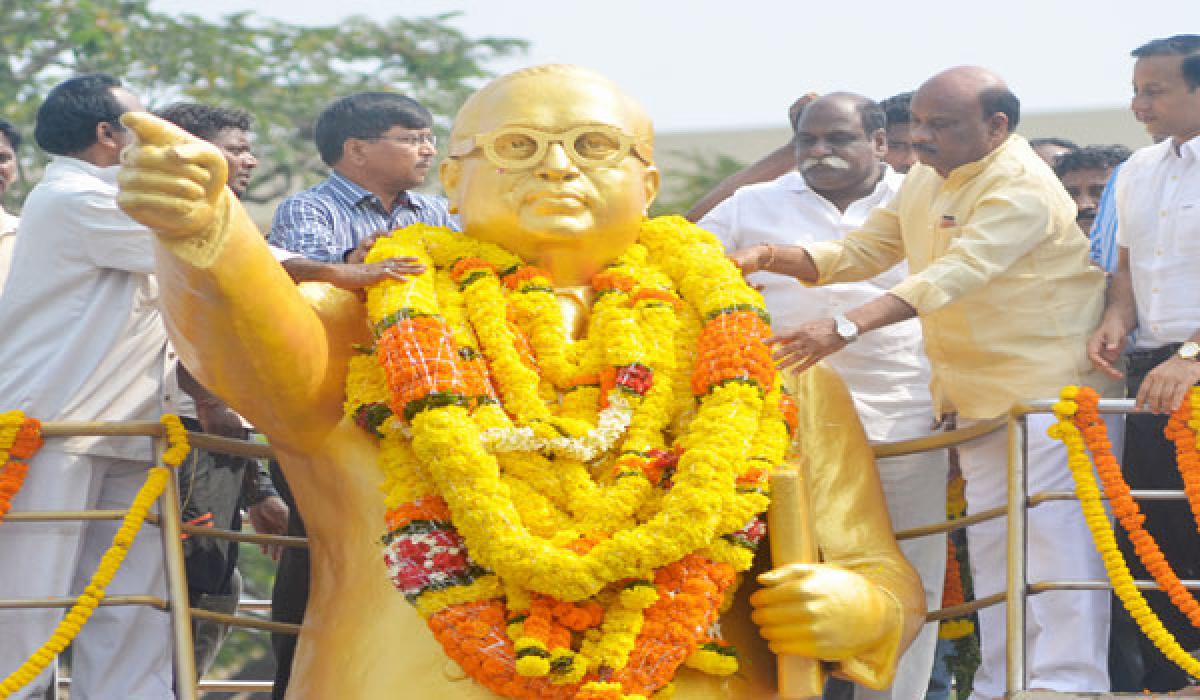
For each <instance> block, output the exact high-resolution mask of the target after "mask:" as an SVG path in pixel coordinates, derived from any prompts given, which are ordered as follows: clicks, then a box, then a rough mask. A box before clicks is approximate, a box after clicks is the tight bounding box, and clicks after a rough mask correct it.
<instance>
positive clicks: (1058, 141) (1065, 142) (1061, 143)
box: [1029, 136, 1079, 151]
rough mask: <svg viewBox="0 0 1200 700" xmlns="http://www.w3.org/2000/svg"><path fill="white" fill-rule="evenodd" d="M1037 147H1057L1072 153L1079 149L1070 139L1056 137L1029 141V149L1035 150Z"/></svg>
mask: <svg viewBox="0 0 1200 700" xmlns="http://www.w3.org/2000/svg"><path fill="white" fill-rule="evenodd" d="M1038 146H1058V147H1059V148H1065V149H1067V150H1069V151H1074V150H1075V149H1077V148H1079V144H1077V143H1075V142H1074V141H1072V140H1071V139H1064V138H1060V137H1058V136H1042V137H1039V138H1036V139H1029V147H1030V148H1037V147H1038Z"/></svg>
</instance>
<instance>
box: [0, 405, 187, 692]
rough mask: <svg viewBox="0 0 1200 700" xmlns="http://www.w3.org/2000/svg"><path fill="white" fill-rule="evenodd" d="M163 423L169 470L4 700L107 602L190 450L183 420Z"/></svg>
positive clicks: (152, 474)
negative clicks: (132, 548) (154, 508)
mask: <svg viewBox="0 0 1200 700" xmlns="http://www.w3.org/2000/svg"><path fill="white" fill-rule="evenodd" d="M162 423H163V426H164V427H165V428H166V432H167V444H168V446H167V449H166V450H165V451H163V455H162V461H163V464H164V465H166V466H163V467H154V468H152V469H150V471H149V473H147V475H146V482H145V483H144V484H143V485H142V488H141V489H139V490H138V493H137V495H136V496H134V498H133V503H131V504H130V506H129V510H128V511H127V512H126V514H125V518H124V519H123V520H122V522H121V527H120V528H119V529H118V530H117V534H116V535H114V536H113V542H112V546H110V547H109V548H108V551H107V552H105V553H104V556H103V557H102V558H101V559H100V564H99V566H97V567H96V572H95V573H94V574H92V579H91V581H89V582H88V585H87V588H85V589H84V591H83V593H82V594H81V595H80V596H79V598H78V599H77V600H76V602H75V604H74V605H73V606H71V609H70V611H68V612H67V614H66V616H64V617H63V619H62V621H61V622H59V623H58V626H57V627H56V628H55V629H54V633H53V634H52V635H50V639H49V640H48V641H47V642H46V643H45V644H43V645H42V646H41V647H40V648H39V649H38V650H37V651H35V652H34V653H33V654H31V655H30V657H29V659H28V660H27V661H25V663H23V664H21V666H20V667H19V668H18V669H17V670H16V671H13V672H12V673H11V674H10V675H9V676H8V677H7V678H5V679H4V680H3V681H2V682H0V700H3V698H7V697H9V696H11V695H12V694H13V693H15V692H17V691H18V690H20V689H21V688H22V687H24V686H25V685H26V684H28V683H29V682H30V681H32V680H33V679H34V678H37V676H38V674H40V673H41V672H42V671H44V670H45V669H46V667H47V666H49V665H50V663H51V662H52V661H54V659H55V657H57V656H58V655H59V654H60V653H61V652H62V650H63V649H66V648H67V646H68V645H69V644H70V643H71V641H72V640H73V639H75V636H76V635H78V634H79V630H80V629H82V628H83V626H84V625H85V624H86V623H87V621H88V618H90V617H91V616H92V613H93V612H95V611H96V608H97V607H98V606H99V605H100V600H101V599H102V598H104V589H105V588H107V587H108V585H109V584H110V583H112V580H113V577H114V576H116V575H117V569H119V568H120V567H121V563H122V562H123V561H124V560H125V555H126V554H127V553H128V552H129V547H130V546H132V545H133V540H134V538H135V537H137V533H138V530H140V529H141V527H142V523H143V522H145V520H146V515H147V514H148V513H149V512H150V508H151V507H152V506H153V505H154V501H155V500H157V499H158V497H159V496H160V495H162V492H163V489H164V488H166V485H167V480H168V479H170V478H171V472H170V471H168V468H170V469H175V468H177V467H178V466H179V465H180V464H182V463H183V460H184V459H185V458H186V457H187V453H188V449H189V447H188V441H187V430H186V429H185V428H184V427H183V424H182V423H181V422H180V420H179V417H178V416H175V415H173V414H170V413H168V414H165V415H163V417H162Z"/></svg>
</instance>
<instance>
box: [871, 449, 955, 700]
mask: <svg viewBox="0 0 1200 700" xmlns="http://www.w3.org/2000/svg"><path fill="white" fill-rule="evenodd" d="M878 466H879V479H880V481H881V482H882V483H883V494H884V496H886V497H887V508H888V514H889V515H890V516H891V520H892V528H893V529H894V530H896V531H897V532H899V531H900V530H907V529H909V528H913V527H918V526H921V525H932V524H934V523H940V522H942V521H944V520H945V519H946V472H947V469H948V460H947V456H946V451H945V450H938V451H936V452H927V453H924V454H913V455H904V456H901V457H888V458H886V459H881V460H879V461H878ZM900 551H902V552H904V556H905V558H906V559H908V561H909V563H911V564H912V565H913V567H914V568H915V569H916V570H917V573H918V574H919V575H920V576H921V584H922V585H923V586H924V587H925V604H926V606H928V607H929V609H930V610H936V609H937V608H940V607H941V604H942V584H943V583H944V582H945V578H946V536H945V535H935V536H932V537H922V538H920V539H915V540H904V541H902V542H900ZM937 630H938V626H937V623H936V622H934V623H929V624H927V625H925V626H924V627H922V628H921V633H920V634H919V635H917V638H916V639H915V640H913V643H912V646H910V647H909V648H908V651H906V652H905V653H904V656H902V657H901V658H900V661H899V663H898V665H897V667H896V679H895V681H893V682H892V686H891V688H888V689H887V690H870V689H868V688H864V687H862V686H855V689H854V697H855V698H856V700H868V699H869V700H915V699H917V698H923V697H925V690H926V688H928V687H929V676H930V674H931V673H932V672H933V655H934V651H935V647H936V646H937Z"/></svg>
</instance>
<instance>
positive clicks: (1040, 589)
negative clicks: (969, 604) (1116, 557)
mask: <svg viewBox="0 0 1200 700" xmlns="http://www.w3.org/2000/svg"><path fill="white" fill-rule="evenodd" d="M1180 583H1181V584H1183V587H1184V588H1188V589H1190V590H1200V581H1198V580H1196V579H1184V580H1182V581H1180ZM1133 585H1134V587H1136V588H1137V589H1138V590H1143V591H1154V590H1159V585H1158V583H1157V582H1156V581H1134V582H1133ZM1111 590H1112V583H1110V582H1108V581H1039V582H1037V583H1031V584H1029V592H1030V593H1045V592H1047V591H1111Z"/></svg>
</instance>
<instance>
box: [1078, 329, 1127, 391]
mask: <svg viewBox="0 0 1200 700" xmlns="http://www.w3.org/2000/svg"><path fill="white" fill-rule="evenodd" d="M1128 335H1129V332H1128V331H1126V330H1124V329H1122V328H1121V324H1119V323H1117V322H1116V321H1112V320H1109V319H1107V318H1106V319H1105V320H1104V321H1102V322H1101V323H1100V327H1099V328H1097V329H1096V330H1095V331H1094V332H1093V333H1092V337H1090V338H1088V343H1087V354H1088V358H1089V359H1090V360H1091V361H1092V365H1094V366H1095V367H1096V369H1098V370H1100V371H1101V372H1103V373H1105V374H1107V375H1108V376H1110V377H1112V378H1113V379H1123V378H1124V377H1125V374H1124V373H1123V372H1122V371H1121V370H1119V369H1117V360H1119V359H1120V358H1121V353H1122V352H1124V350H1125V339H1126V338H1127V337H1128Z"/></svg>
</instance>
